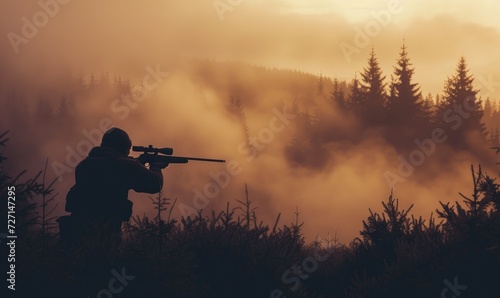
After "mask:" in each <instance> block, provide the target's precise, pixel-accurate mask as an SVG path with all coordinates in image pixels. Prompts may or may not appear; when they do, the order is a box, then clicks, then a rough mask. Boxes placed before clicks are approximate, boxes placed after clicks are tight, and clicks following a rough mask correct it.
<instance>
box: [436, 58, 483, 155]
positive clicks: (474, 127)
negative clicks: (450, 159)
mask: <svg viewBox="0 0 500 298" xmlns="http://www.w3.org/2000/svg"><path fill="white" fill-rule="evenodd" d="M473 84H474V77H473V76H472V75H470V74H469V70H468V69H467V63H466V61H465V58H464V57H460V60H459V62H458V65H457V68H456V73H455V74H454V75H453V76H452V77H451V78H448V79H447V81H446V83H445V87H444V94H443V99H442V101H441V103H440V104H439V106H438V112H437V114H436V117H437V119H436V120H437V121H436V122H437V123H438V124H439V125H441V126H442V127H447V128H452V129H449V131H450V140H451V141H452V142H453V145H455V146H458V147H457V148H460V147H463V146H464V139H463V138H464V132H466V131H469V132H475V133H478V134H480V135H481V136H483V137H485V136H486V134H487V133H486V128H485V125H484V124H483V123H482V121H481V120H482V118H483V113H484V112H483V109H482V104H481V100H480V99H479V98H478V97H477V94H478V92H479V90H476V89H474V86H473ZM450 111H453V112H450Z"/></svg>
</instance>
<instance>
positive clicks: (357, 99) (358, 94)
mask: <svg viewBox="0 0 500 298" xmlns="http://www.w3.org/2000/svg"><path fill="white" fill-rule="evenodd" d="M361 88H362V87H361V84H360V83H359V79H358V77H357V74H355V75H354V79H353V80H352V82H351V88H350V91H351V94H349V103H350V104H349V106H350V107H352V108H353V109H354V110H355V111H356V110H357V109H359V107H361V106H362V105H363V97H364V96H363V90H362V89H361Z"/></svg>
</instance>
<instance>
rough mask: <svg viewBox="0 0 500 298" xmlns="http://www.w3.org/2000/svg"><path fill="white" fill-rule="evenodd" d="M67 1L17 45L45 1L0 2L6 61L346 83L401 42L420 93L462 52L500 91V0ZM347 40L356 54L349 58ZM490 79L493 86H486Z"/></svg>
mask: <svg viewBox="0 0 500 298" xmlns="http://www.w3.org/2000/svg"><path fill="white" fill-rule="evenodd" d="M51 2H52V1H49V0H41V1H39V3H51ZM67 2H68V3H67V4H64V5H63V4H60V5H59V7H58V10H57V12H56V13H55V14H54V17H51V18H49V21H48V23H47V25H44V26H43V27H41V28H40V30H38V32H37V34H35V36H34V37H33V38H28V39H27V40H28V42H27V43H18V45H17V46H13V42H12V40H10V39H9V37H8V36H7V34H8V33H9V32H13V33H15V34H18V35H19V36H22V27H23V24H24V22H23V17H26V18H27V19H28V20H32V19H33V17H34V16H35V15H36V13H37V12H39V11H41V7H40V4H37V2H34V1H33V2H19V1H2V3H1V4H0V7H1V13H0V14H1V16H2V17H1V20H0V24H1V27H0V28H1V31H0V34H1V35H2V36H4V38H3V39H2V41H1V42H0V50H1V52H0V53H3V54H2V58H3V60H4V59H6V60H8V61H9V62H8V63H9V64H11V65H13V67H14V68H15V69H20V68H21V69H22V68H24V67H25V66H28V67H29V66H30V63H32V62H33V61H36V62H37V63H42V62H45V63H46V64H51V67H53V68H54V67H55V66H56V65H70V66H71V67H73V68H75V69H83V70H84V71H86V72H91V71H102V70H108V71H111V72H113V71H116V72H126V71H128V70H131V69H134V67H133V66H132V64H134V63H135V64H137V65H136V67H138V68H143V66H144V64H145V63H159V62H162V61H164V60H166V59H168V58H170V59H173V60H175V58H174V57H176V56H177V55H184V56H188V57H193V56H196V57H200V56H201V57H209V58H219V59H226V58H229V59H241V60H244V61H249V62H253V63H256V64H261V65H266V66H270V67H274V66H276V67H285V68H298V69H301V70H304V71H308V72H312V73H317V74H319V73H323V74H325V75H328V76H330V77H338V78H340V79H347V80H350V79H351V78H352V77H353V75H354V73H355V72H356V71H360V70H361V69H362V68H363V67H364V66H365V64H366V59H367V56H368V53H369V50H370V48H371V46H373V47H374V48H375V50H376V52H377V54H378V56H379V61H380V63H381V65H382V67H383V70H384V73H385V74H386V75H387V78H389V76H390V73H391V72H392V66H393V65H394V63H395V59H396V58H397V54H398V52H399V47H400V46H401V44H402V40H403V39H405V40H406V44H407V46H408V50H409V53H410V58H411V59H412V62H413V64H414V66H415V68H416V73H415V78H416V80H417V81H418V82H420V83H421V84H422V90H423V91H424V94H425V93H427V92H432V93H434V94H435V93H437V92H440V91H441V90H442V85H443V82H444V81H445V79H446V77H447V76H449V75H451V74H452V73H453V71H454V69H455V66H456V63H457V61H458V59H459V57H460V55H464V56H465V57H466V58H467V61H468V63H469V66H470V69H471V72H472V73H473V74H475V75H476V77H477V78H478V88H481V89H482V91H483V92H482V94H483V95H490V94H494V95H495V96H496V97H499V94H500V91H499V90H500V88H499V86H500V84H496V85H499V86H495V87H493V85H495V84H491V82H496V81H499V82H500V72H499V71H498V70H497V68H495V67H492V66H494V65H498V63H499V62H500V57H499V55H498V54H497V53H498V50H497V49H498V46H499V45H500V35H499V32H500V21H498V18H496V17H495V14H496V12H497V11H498V9H497V8H499V6H500V2H498V1H493V0H489V1H488V0H482V1H465V0H453V1H452V0H448V1H443V0H439V1H431V0H423V1H421V0H419V1H416V0H401V1H392V0H391V1H389V0H388V1H378V0H372V1H370V0H366V1H365V0H363V1H340V0H304V1H299V0H253V1H250V0H232V1H229V0H219V1H213V0H204V1H194V0H190V1H182V2H181V1H160V0H152V1H148V2H147V4H146V2H142V1H127V2H123V1H116V0H113V1H106V2H102V1H95V0H90V1H84V2H83V1H76V0H73V1H67ZM392 6H394V7H397V8H398V9H397V10H396V12H394V10H393V11H392V12H389V18H390V19H389V21H388V22H387V23H385V24H381V23H379V25H378V26H379V27H378V28H376V27H372V29H373V30H375V31H373V34H372V35H371V36H368V40H366V42H365V41H363V42H364V43H365V44H363V45H362V46H361V47H360V46H359V44H358V45H356V44H355V38H356V35H357V34H358V33H357V32H359V31H361V32H365V33H366V30H365V28H366V26H369V24H371V25H373V24H374V22H380V21H377V17H376V15H379V16H380V15H385V14H386V13H387V11H388V8H389V7H392ZM216 7H217V8H218V9H219V11H217V8H216ZM389 11H390V10H389ZM42 21H43V19H42ZM11 39H12V38H11ZM343 43H344V44H349V45H352V46H354V47H356V52H355V53H352V54H351V55H346V54H345V53H344V52H343V50H342V47H341V45H342V44H343ZM15 48H17V50H19V51H18V53H17V54H15V52H16V50H15ZM347 56H348V57H347ZM3 62H6V61H3ZM31 66H33V65H31ZM497 78H498V79H497ZM480 81H481V82H483V83H481V82H480ZM486 81H490V84H489V85H490V86H484V85H485V83H484V82H486Z"/></svg>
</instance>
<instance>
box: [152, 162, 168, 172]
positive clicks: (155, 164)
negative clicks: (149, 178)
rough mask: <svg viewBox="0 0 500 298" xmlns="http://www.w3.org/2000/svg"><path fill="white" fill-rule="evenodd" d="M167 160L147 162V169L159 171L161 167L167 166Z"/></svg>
mask: <svg viewBox="0 0 500 298" xmlns="http://www.w3.org/2000/svg"><path fill="white" fill-rule="evenodd" d="M168 165H169V164H168V162H152V163H150V164H149V169H150V170H151V171H161V170H162V169H164V168H166V167H168Z"/></svg>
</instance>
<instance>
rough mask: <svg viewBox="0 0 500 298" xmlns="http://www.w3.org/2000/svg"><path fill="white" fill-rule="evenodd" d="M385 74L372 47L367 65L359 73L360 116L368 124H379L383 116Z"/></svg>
mask: <svg viewBox="0 0 500 298" xmlns="http://www.w3.org/2000/svg"><path fill="white" fill-rule="evenodd" d="M384 80H385V76H382V70H381V69H380V66H379V63H378V61H377V58H376V56H375V50H374V49H373V48H372V51H371V53H370V57H369V58H368V67H366V68H365V69H364V70H363V73H361V90H362V94H363V97H362V103H361V105H360V106H359V108H360V109H361V110H360V112H361V113H360V116H361V117H362V119H363V120H364V121H365V123H366V124H368V125H380V124H382V123H383V119H384V117H385V108H384V105H385V101H386V94H385V83H384Z"/></svg>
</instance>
